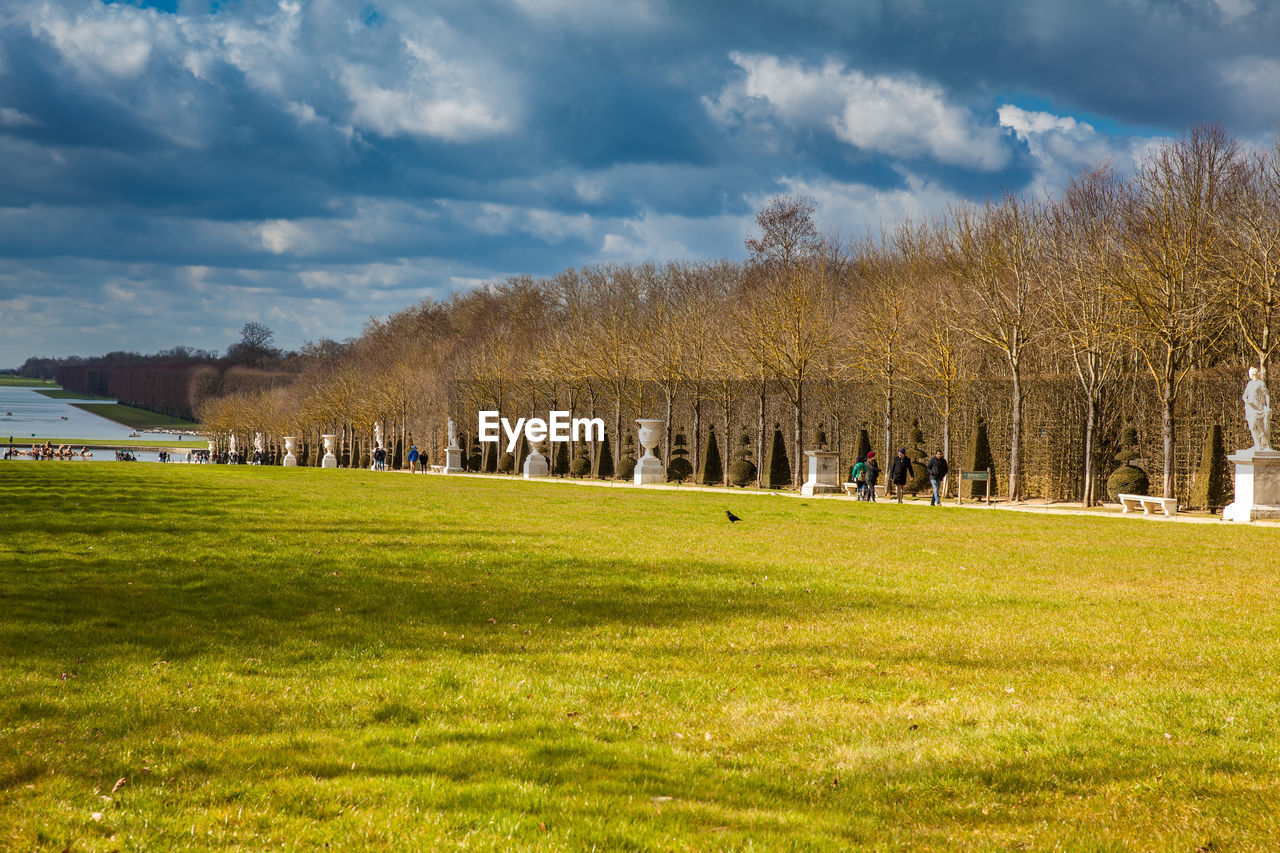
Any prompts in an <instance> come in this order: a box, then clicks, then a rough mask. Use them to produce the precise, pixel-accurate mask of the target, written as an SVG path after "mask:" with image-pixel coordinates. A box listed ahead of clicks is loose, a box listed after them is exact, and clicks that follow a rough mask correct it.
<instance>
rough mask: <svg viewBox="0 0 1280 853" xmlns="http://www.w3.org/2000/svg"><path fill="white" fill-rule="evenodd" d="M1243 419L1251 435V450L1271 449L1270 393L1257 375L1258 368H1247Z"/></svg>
mask: <svg viewBox="0 0 1280 853" xmlns="http://www.w3.org/2000/svg"><path fill="white" fill-rule="evenodd" d="M1240 399H1242V400H1244V420H1245V423H1247V424H1248V425H1249V432H1250V434H1252V435H1253V448H1252V449H1253V450H1270V449H1271V395H1270V394H1268V393H1267V383H1266V382H1263V381H1262V379H1260V378H1259V377H1258V368H1256V367H1251V368H1249V383H1248V384H1247V385H1245V386H1244V396H1243V397H1241V398H1240Z"/></svg>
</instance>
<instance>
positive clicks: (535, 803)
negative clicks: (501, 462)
mask: <svg viewBox="0 0 1280 853" xmlns="http://www.w3.org/2000/svg"><path fill="white" fill-rule="evenodd" d="M725 508H731V509H733V510H734V511H735V512H737V513H738V514H739V515H741V516H742V517H743V518H744V519H745V521H744V522H743V523H741V524H737V525H733V526H732V527H731V526H730V525H729V524H728V523H727V522H726V521H725V518H724V514H723V510H724V509H725ZM0 520H2V526H0V529H2V530H3V535H0V615H2V618H0V661H3V662H4V664H3V666H2V667H0V815H3V820H0V848H4V847H8V848H11V849H21V850H28V849H51V850H62V849H64V848H65V847H70V848H71V849H75V850H117V849H122V850H163V849H200V850H205V849H241V850H261V849H266V848H272V847H285V848H298V849H309V850H310V849H321V848H323V847H324V846H325V845H326V844H327V845H329V848H330V849H366V848H379V849H393V848H394V849H409V850H416V849H438V848H461V849H495V850H497V849H501V850H508V849H532V850H542V849H571V850H585V849H592V848H595V849H600V850H614V849H631V850H650V849H651V850H674V849H699V850H702V849H720V848H731V849H742V848H754V849H778V848H783V849H812V850H833V849H848V848H880V849H913V850H915V849H936V850H951V849H972V850H989V849H1068V850H1121V849H1169V850H1187V851H1191V850H1195V849H1197V848H1203V849H1213V850H1230V849H1276V848H1277V846H1280V815H1278V813H1277V811H1276V809H1275V803H1276V802H1277V797H1280V773H1277V772H1276V771H1277V764H1276V762H1277V755H1280V727H1277V726H1276V724H1275V722H1276V719H1277V715H1278V714H1280V679H1278V678H1277V671H1278V670H1280V584H1277V583H1276V579H1275V569H1276V567H1277V560H1276V556H1275V555H1276V543H1277V542H1278V541H1280V538H1278V537H1280V531H1277V530H1275V529H1258V528H1251V527H1245V526H1228V525H1220V526H1210V525H1202V524H1176V523H1167V522H1160V521H1146V520H1138V519H1115V518H1093V517H1044V516H1038V515H1028V514H1021V513H1006V512H999V511H991V510H977V509H974V510H968V509H949V508H947V509H931V508H929V507H926V506H905V507H900V506H895V505H892V504H889V503H882V504H879V505H866V504H853V503H847V502H835V501H820V500H798V499H789V498H783V497H776V496H764V495H761V496H748V495H723V494H709V493H697V492H680V493H677V492H668V491H641V490H633V489H624V488H615V489H602V488H587V487H577V486H570V485H554V484H544V483H522V482H518V481H500V480H493V481H489V480H482V479H474V478H448V477H411V476H401V475H386V474H381V475H380V474H374V473H370V472H356V471H320V470H315V469H293V470H285V469H280V468H253V467H240V466H233V467H226V466H160V465H134V466H126V465H115V464H100V465H94V464H76V465H56V464H47V465H34V464H29V463H8V464H4V463H0ZM118 780H123V782H121V783H120V787H119V788H118V790H113V789H114V788H115V787H116V785H117V782H118ZM94 813H100V814H101V818H100V820H95V819H94V817H93V815H94ZM1210 845H1211V846H1210Z"/></svg>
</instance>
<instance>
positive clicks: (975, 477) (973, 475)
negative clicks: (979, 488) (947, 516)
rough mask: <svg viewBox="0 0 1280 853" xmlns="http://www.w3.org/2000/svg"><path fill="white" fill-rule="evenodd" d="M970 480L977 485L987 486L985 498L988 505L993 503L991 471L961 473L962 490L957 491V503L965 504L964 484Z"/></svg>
mask: <svg viewBox="0 0 1280 853" xmlns="http://www.w3.org/2000/svg"><path fill="white" fill-rule="evenodd" d="M966 480H970V481H973V482H977V483H986V484H987V496H986V497H985V498H983V500H984V501H985V502H986V503H991V469H990V468H988V469H987V470H985V471H963V470H962V471H961V472H960V488H959V489H957V490H956V503H957V504H962V503H964V483H965V481H966Z"/></svg>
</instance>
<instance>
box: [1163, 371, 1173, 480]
mask: <svg viewBox="0 0 1280 853" xmlns="http://www.w3.org/2000/svg"><path fill="white" fill-rule="evenodd" d="M1161 391H1162V393H1161V398H1162V399H1161V400H1160V436H1161V438H1163V439H1164V472H1163V473H1164V476H1163V477H1162V478H1161V479H1162V480H1163V495H1162V497H1166V498H1171V497H1173V490H1174V478H1173V460H1174V444H1173V438H1174V423H1173V380H1172V379H1171V378H1170V377H1168V376H1166V377H1165V381H1164V387H1163V388H1162V389H1161Z"/></svg>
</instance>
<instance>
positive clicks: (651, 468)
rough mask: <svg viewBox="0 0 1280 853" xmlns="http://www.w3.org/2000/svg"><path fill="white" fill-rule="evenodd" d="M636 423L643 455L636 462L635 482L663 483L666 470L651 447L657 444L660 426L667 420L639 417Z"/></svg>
mask: <svg viewBox="0 0 1280 853" xmlns="http://www.w3.org/2000/svg"><path fill="white" fill-rule="evenodd" d="M636 423H638V424H640V430H639V433H638V435H639V438H640V446H641V447H643V448H644V455H643V456H641V457H640V459H639V460H638V461H637V462H636V473H635V484H636V485H637V486H643V485H645V484H646V483H664V482H666V480H667V472H666V470H665V469H664V468H663V467H662V460H660V459H659V458H658V457H657V456H655V455H654V454H653V449H654V448H655V447H657V446H658V439H660V438H662V428H663V427H665V426H666V425H667V422H666V421H664V420H662V419H661V418H640V419H639V420H637V421H636Z"/></svg>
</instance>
